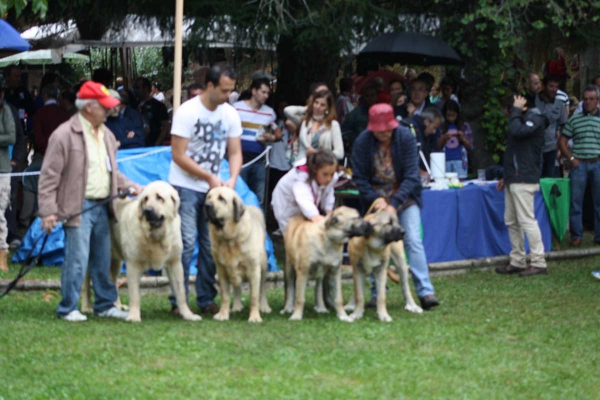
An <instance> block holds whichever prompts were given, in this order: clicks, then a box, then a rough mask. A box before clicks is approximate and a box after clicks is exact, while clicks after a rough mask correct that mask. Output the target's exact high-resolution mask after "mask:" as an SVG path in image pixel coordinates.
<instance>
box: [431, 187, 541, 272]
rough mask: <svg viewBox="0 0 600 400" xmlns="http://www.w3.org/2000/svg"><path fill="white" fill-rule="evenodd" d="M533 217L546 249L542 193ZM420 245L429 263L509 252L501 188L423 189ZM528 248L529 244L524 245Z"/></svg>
mask: <svg viewBox="0 0 600 400" xmlns="http://www.w3.org/2000/svg"><path fill="white" fill-rule="evenodd" d="M535 216H536V218H537V220H538V224H539V226H540V229H541V231H542V239H543V242H544V248H545V250H546V251H550V249H551V246H552V231H551V228H550V219H549V218H548V212H547V210H546V206H545V205H544V200H543V198H542V194H541V192H538V193H537V194H536V196H535ZM421 219H422V223H423V245H424V246H425V253H426V255H427V261H428V262H430V263H431V262H443V261H455V260H465V259H474V258H484V257H494V256H501V255H506V254H509V253H510V240H509V237H508V230H507V229H506V225H505V224H504V191H502V192H499V191H498V190H496V187H495V185H488V186H477V185H469V186H466V187H465V188H463V189H453V190H441V191H432V190H426V191H423V210H422V212H421ZM526 248H527V251H529V246H528V245H527V244H526Z"/></svg>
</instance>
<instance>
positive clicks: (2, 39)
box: [0, 19, 31, 51]
mask: <svg viewBox="0 0 600 400" xmlns="http://www.w3.org/2000/svg"><path fill="white" fill-rule="evenodd" d="M30 47H31V45H30V44H29V42H28V41H27V40H25V39H23V38H22V37H21V34H20V33H19V32H18V31H17V30H16V29H15V28H13V27H12V25H11V24H9V23H8V22H6V21H4V20H2V19H0V50H17V51H27V50H29V48H30Z"/></svg>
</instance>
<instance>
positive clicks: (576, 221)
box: [569, 161, 600, 242]
mask: <svg viewBox="0 0 600 400" xmlns="http://www.w3.org/2000/svg"><path fill="white" fill-rule="evenodd" d="M569 178H570V180H571V209H570V211H569V225H570V227H571V238H572V239H575V238H577V239H581V238H582V237H583V221H582V215H583V197H584V195H585V188H586V186H587V184H588V182H589V183H590V184H591V185H592V198H593V200H594V241H596V242H600V161H594V162H584V161H580V162H579V166H578V167H577V168H573V169H571V173H570V174H569Z"/></svg>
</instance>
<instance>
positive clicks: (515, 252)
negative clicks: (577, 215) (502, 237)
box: [504, 183, 546, 268]
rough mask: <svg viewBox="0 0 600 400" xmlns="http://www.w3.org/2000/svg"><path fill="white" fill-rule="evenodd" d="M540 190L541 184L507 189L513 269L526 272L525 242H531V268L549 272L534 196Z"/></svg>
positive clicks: (507, 214) (512, 186)
mask: <svg viewBox="0 0 600 400" xmlns="http://www.w3.org/2000/svg"><path fill="white" fill-rule="evenodd" d="M539 190H540V185H539V184H537V183H512V184H510V185H507V186H506V188H505V203H506V206H505V209H504V222H505V223H506V226H507V227H508V235H509V237H510V247H511V252H510V265H512V266H513V267H517V268H526V267H527V260H526V254H525V238H524V236H523V233H525V235H527V240H529V248H530V250H531V266H532V267H538V268H546V260H545V259H544V243H543V242H542V232H541V231H540V227H539V225H538V222H537V220H536V219H535V209H534V202H533V200H534V196H535V193H536V192H537V191H539Z"/></svg>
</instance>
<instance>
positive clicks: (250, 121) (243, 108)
mask: <svg viewBox="0 0 600 400" xmlns="http://www.w3.org/2000/svg"><path fill="white" fill-rule="evenodd" d="M233 107H234V108H235V109H236V110H237V112H238V113H239V115H240V119H241V120H242V129H243V132H242V137H241V139H242V151H243V152H244V154H259V153H262V152H263V150H264V149H265V146H264V144H262V143H260V142H258V141H257V138H260V137H262V134H263V132H264V131H265V129H266V128H268V127H269V125H270V124H271V123H273V122H275V119H276V117H275V111H273V109H272V108H271V107H269V106H267V105H264V104H263V105H262V106H261V107H260V109H258V110H253V109H252V108H251V107H250V106H249V105H248V104H246V102H245V101H244V100H242V101H237V102H235V103H233Z"/></svg>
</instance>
